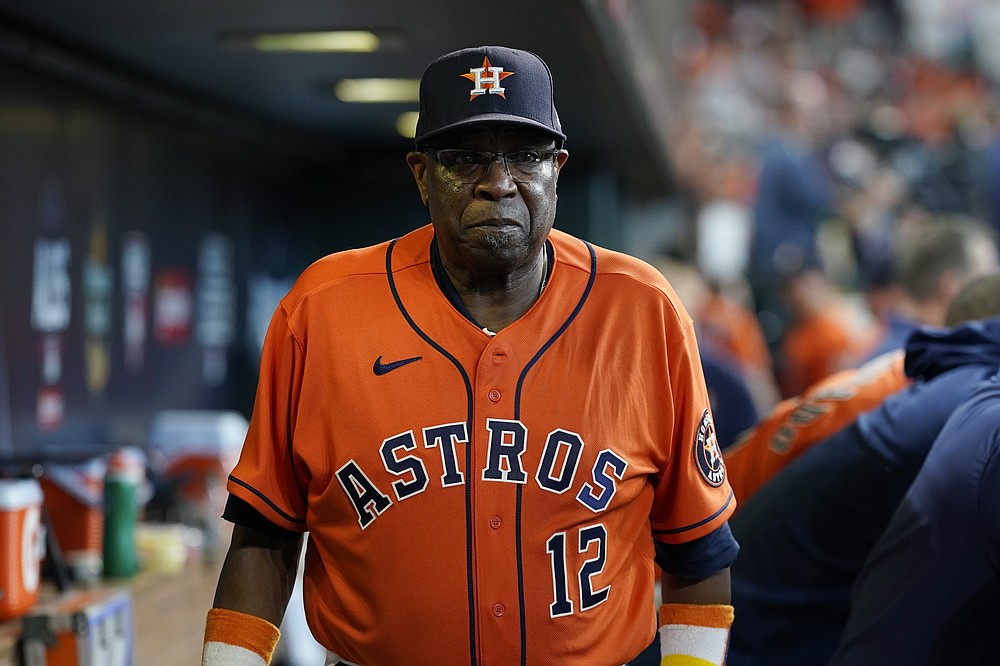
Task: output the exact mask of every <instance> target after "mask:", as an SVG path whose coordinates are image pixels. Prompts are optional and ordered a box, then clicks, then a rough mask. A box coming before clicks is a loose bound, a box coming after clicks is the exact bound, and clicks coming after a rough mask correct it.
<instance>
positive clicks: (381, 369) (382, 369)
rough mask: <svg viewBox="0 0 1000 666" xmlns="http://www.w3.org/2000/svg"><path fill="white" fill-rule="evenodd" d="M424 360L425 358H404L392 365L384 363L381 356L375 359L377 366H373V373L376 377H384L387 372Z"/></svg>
mask: <svg viewBox="0 0 1000 666" xmlns="http://www.w3.org/2000/svg"><path fill="white" fill-rule="evenodd" d="M422 358H423V356H414V357H413V358H404V359H400V360H398V361H393V362H391V363H383V362H382V357H381V356H379V357H378V358H377V359H375V365H373V366H372V371H374V372H375V374H376V375H384V374H385V373H387V372H392V371H393V370H395V369H396V368H402V367H403V366H404V365H406V364H407V363H413V362H414V361H419V360H420V359H422Z"/></svg>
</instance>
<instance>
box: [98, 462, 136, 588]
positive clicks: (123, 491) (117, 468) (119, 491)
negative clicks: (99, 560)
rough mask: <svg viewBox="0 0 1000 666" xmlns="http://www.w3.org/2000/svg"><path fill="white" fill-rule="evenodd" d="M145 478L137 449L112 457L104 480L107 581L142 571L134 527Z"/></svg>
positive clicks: (105, 574) (105, 572) (105, 569)
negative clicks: (139, 569) (140, 569)
mask: <svg viewBox="0 0 1000 666" xmlns="http://www.w3.org/2000/svg"><path fill="white" fill-rule="evenodd" d="M145 476H146V472H145V463H144V461H143V455H142V453H141V452H140V451H139V450H138V449H136V448H133V447H125V448H121V449H118V450H117V451H115V452H114V453H113V454H112V455H111V459H110V460H109V461H108V470H107V474H106V476H105V477H104V576H105V577H107V578H127V577H128V576H131V575H132V574H134V573H135V572H136V570H138V568H139V561H138V557H137V555H136V546H135V527H136V523H137V522H138V519H139V504H140V502H139V493H140V490H141V488H142V481H143V479H144V478H145Z"/></svg>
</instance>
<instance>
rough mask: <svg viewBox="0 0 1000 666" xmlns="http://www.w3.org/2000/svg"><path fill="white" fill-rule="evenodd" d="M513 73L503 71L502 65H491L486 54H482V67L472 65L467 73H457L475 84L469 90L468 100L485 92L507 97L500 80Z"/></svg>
mask: <svg viewBox="0 0 1000 666" xmlns="http://www.w3.org/2000/svg"><path fill="white" fill-rule="evenodd" d="M513 75H514V72H505V71H503V67H494V66H493V65H491V64H490V59H489V57H487V56H483V66H482V67H473V68H472V69H470V70H469V71H468V73H467V74H459V76H461V77H463V78H466V79H469V80H470V81H472V82H473V83H475V84H476V87H475V88H473V89H472V90H471V91H470V95H471V96H470V97H469V101H470V102H471V101H472V100H474V99H476V97H478V96H479V95H485V94H487V93H489V94H490V95H500V97H503V98H504V99H507V97H506V96H505V95H504V88H503V87H502V86H501V85H500V82H501V81H503V80H504V79H506V78H507V77H508V76H513Z"/></svg>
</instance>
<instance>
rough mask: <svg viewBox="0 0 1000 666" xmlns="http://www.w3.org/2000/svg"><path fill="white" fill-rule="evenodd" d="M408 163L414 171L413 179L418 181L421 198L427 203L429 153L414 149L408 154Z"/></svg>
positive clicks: (411, 170)
mask: <svg viewBox="0 0 1000 666" xmlns="http://www.w3.org/2000/svg"><path fill="white" fill-rule="evenodd" d="M406 163H407V164H409V165H410V172H412V173H413V180H415V181H416V182H417V189H418V190H419V191H420V200H421V201H423V202H424V205H425V206H426V205H427V155H425V154H424V153H421V152H420V151H417V150H414V151H412V152H409V153H407V154H406Z"/></svg>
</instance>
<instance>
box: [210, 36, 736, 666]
mask: <svg viewBox="0 0 1000 666" xmlns="http://www.w3.org/2000/svg"><path fill="white" fill-rule="evenodd" d="M420 89H421V108H420V120H419V123H418V126H417V136H416V150H415V151H413V152H411V153H409V154H408V155H407V162H408V164H409V166H410V169H411V170H412V173H413V176H414V179H415V181H416V184H417V189H418V192H419V194H420V197H421V200H422V201H423V203H424V205H425V206H426V207H427V209H428V211H429V214H430V222H431V223H430V225H428V226H425V227H422V228H420V229H417V230H416V231H413V232H411V233H410V234H407V235H406V236H403V237H402V238H399V239H396V240H394V241H391V242H387V243H383V244H381V245H378V246H374V247H370V248H365V249H360V250H353V251H349V252H342V253H338V254H334V255H330V256H328V257H326V258H324V259H321V260H319V261H318V262H316V263H315V264H314V265H312V266H311V267H309V268H308V269H307V270H306V271H305V272H304V274H303V275H302V276H301V277H300V278H299V280H298V281H297V282H296V284H295V286H294V287H293V288H292V290H291V292H290V293H289V294H288V295H287V296H286V297H285V298H284V299H282V301H281V304H280V305H279V307H278V309H277V311H276V312H275V315H274V318H273V320H272V323H271V326H270V329H269V331H268V336H267V342H266V344H265V347H264V352H263V357H262V370H261V375H260V381H259V384H258V393H257V400H256V404H255V407H254V413H253V416H252V419H251V427H250V431H249V434H248V436H247V440H246V443H245V445H244V448H243V452H242V455H241V458H240V462H239V464H238V465H237V466H236V468H235V470H234V471H233V474H232V475H231V477H230V479H229V484H228V489H229V492H230V501H229V504H228V506H227V508H226V512H225V515H226V517H227V518H228V519H230V520H232V521H233V522H234V523H235V524H236V525H235V528H234V533H233V541H232V545H231V546H230V550H229V554H228V555H227V558H226V562H225V565H224V567H223V570H222V573H221V575H220V580H219V586H218V590H217V593H216V598H215V607H214V608H213V609H212V610H211V611H209V616H208V622H207V627H206V637H205V650H204V655H205V656H204V664H206V665H207V666H217V665H219V664H227V665H232V664H247V665H249V664H254V665H256V666H260V665H261V664H266V663H267V662H268V660H269V658H270V651H271V649H273V645H274V643H275V642H276V640H277V635H278V634H277V629H276V627H275V625H277V624H278V623H279V621H280V619H281V617H282V614H283V612H284V608H285V604H286V602H287V599H288V594H289V590H290V589H291V585H292V581H293V579H294V576H295V571H296V563H297V560H298V558H297V555H298V551H299V548H300V544H301V538H302V534H303V533H305V532H308V533H309V534H310V538H309V539H308V547H307V551H306V558H305V573H304V595H305V608H306V613H307V617H308V620H309V624H310V627H311V628H312V631H313V633H314V634H315V636H316V638H317V640H319V641H320V642H321V643H322V644H323V645H324V646H325V647H326V648H327V649H328V650H329V651H330V654H329V657H328V663H329V664H364V665H365V666H377V665H383V664H384V665H397V664H408V665H420V664H435V665H441V664H448V665H454V664H483V665H489V664H560V665H573V664H579V665H586V666H601V665H608V666H610V665H614V666H620V665H621V664H625V663H631V664H647V663H648V664H661V663H662V664H678V663H695V661H694V660H698V661H697V663H699V664H700V663H707V664H721V663H723V661H724V660H725V652H726V646H727V640H728V629H729V625H730V623H731V622H732V607H731V606H730V605H729V566H730V564H731V563H732V561H733V560H734V559H735V557H736V553H737V550H738V546H737V545H736V542H735V540H734V539H733V538H732V534H731V532H730V531H729V527H728V522H727V519H728V517H729V515H730V514H731V513H732V511H733V509H734V506H735V504H734V500H733V494H732V491H731V489H730V487H729V484H728V482H727V480H726V472H725V467H724V465H723V461H722V456H721V452H720V449H719V446H718V444H717V442H716V439H715V434H714V426H713V423H712V414H711V410H710V408H709V401H708V395H707V392H706V389H705V383H704V379H703V377H702V373H701V368H700V365H699V362H698V347H697V343H696V341H695V338H694V335H693V332H692V322H691V319H690V317H689V316H688V314H687V313H686V312H685V311H684V309H683V307H682V306H681V304H680V303H679V301H678V299H677V298H676V295H675V294H674V292H673V290H672V289H671V287H670V286H669V284H668V283H667V282H666V281H665V279H664V278H663V276H662V275H661V274H660V273H659V272H658V271H656V270H655V269H653V268H652V267H651V266H648V265H646V264H644V263H642V262H640V261H638V260H636V259H634V258H632V257H628V256H625V255H622V254H618V253H615V252H611V251H608V250H605V249H602V248H598V247H595V246H593V245H591V244H590V243H587V242H585V241H582V240H579V239H576V238H573V237H571V236H569V235H567V234H565V233H562V232H559V231H556V230H553V229H552V224H553V220H554V217H555V210H556V182H557V180H558V176H559V173H560V171H561V169H562V168H563V166H564V165H565V163H566V159H567V157H568V153H567V151H566V150H564V149H563V141H564V139H565V135H564V134H563V131H562V128H561V126H560V123H559V119H558V116H557V114H556V110H555V106H554V103H553V93H552V79H551V75H550V73H549V70H548V67H547V66H546V65H545V63H544V62H543V61H542V60H541V59H540V58H538V57H537V56H536V55H534V54H532V53H528V52H526V51H519V50H513V49H509V48H504V47H497V46H489V47H479V48H473V49H464V50H461V51H457V52H453V53H449V54H447V55H444V56H442V57H441V58H439V59H437V60H435V61H434V62H433V63H431V64H430V65H429V66H428V68H427V70H426V71H425V72H424V76H423V78H422V80H421V88H420ZM654 561H655V563H656V564H657V565H659V567H660V568H661V569H662V571H663V575H662V587H661V590H662V596H663V601H664V604H663V605H662V606H661V607H660V609H659V613H658V615H659V618H657V609H656V608H654V589H653V587H654V580H655V578H656V576H657V568H656V567H655V566H654Z"/></svg>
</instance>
